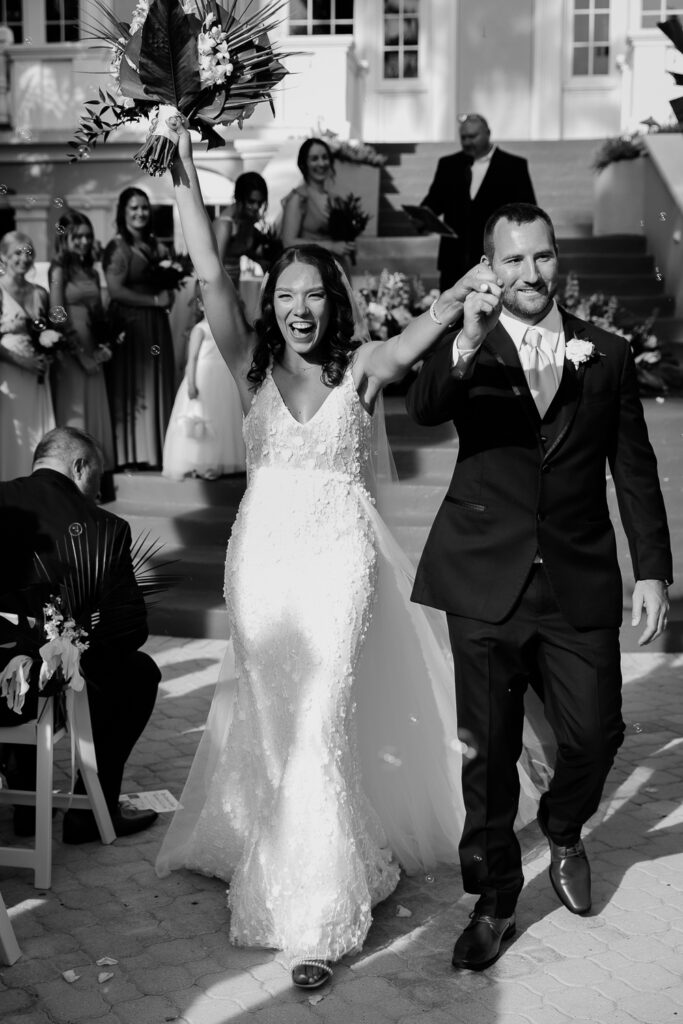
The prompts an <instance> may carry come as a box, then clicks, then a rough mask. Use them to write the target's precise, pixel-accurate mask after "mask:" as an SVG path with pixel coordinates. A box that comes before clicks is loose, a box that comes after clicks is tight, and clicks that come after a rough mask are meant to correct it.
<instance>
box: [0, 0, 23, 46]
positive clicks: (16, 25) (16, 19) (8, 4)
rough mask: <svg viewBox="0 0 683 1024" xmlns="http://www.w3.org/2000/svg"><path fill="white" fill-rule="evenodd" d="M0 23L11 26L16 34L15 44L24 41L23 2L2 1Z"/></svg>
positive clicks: (16, 0)
mask: <svg viewBox="0 0 683 1024" xmlns="http://www.w3.org/2000/svg"><path fill="white" fill-rule="evenodd" d="M0 23H2V24H3V25H9V27H10V28H11V29H12V31H13V32H14V42H15V43H23V41H24V12H23V9H22V0H0Z"/></svg>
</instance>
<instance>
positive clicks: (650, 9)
mask: <svg viewBox="0 0 683 1024" xmlns="http://www.w3.org/2000/svg"><path fill="white" fill-rule="evenodd" d="M642 3H643V10H642V14H641V16H640V25H641V28H657V22H658V21H666V19H667V18H670V17H671V15H672V14H681V15H683V0H642Z"/></svg>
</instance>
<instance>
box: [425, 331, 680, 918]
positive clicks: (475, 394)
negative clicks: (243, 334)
mask: <svg viewBox="0 0 683 1024" xmlns="http://www.w3.org/2000/svg"><path fill="white" fill-rule="evenodd" d="M562 315H563V324H564V332H565V341H566V342H569V341H570V340H571V339H572V338H578V339H582V340H586V341H590V342H592V343H593V345H594V346H595V350H594V355H593V358H591V359H590V360H589V361H588V362H586V363H583V364H582V365H580V366H579V367H578V369H577V368H575V367H574V365H573V364H572V363H571V362H570V361H569V360H567V359H566V358H565V362H564V366H563V372H562V378H561V383H560V386H559V389H558V391H557V393H556V395H555V397H554V399H553V401H552V404H551V405H550V407H549V409H548V411H547V413H546V414H545V416H544V417H543V419H541V418H540V416H539V413H538V411H537V409H536V405H535V403H534V400H533V398H532V396H531V393H530V391H529V388H528V385H527V380H526V376H525V373H524V370H523V369H522V366H521V364H520V360H519V356H518V354H517V349H516V347H515V344H514V342H513V341H512V339H511V337H510V336H509V334H508V333H507V332H506V331H505V329H504V328H503V326H502V325H501V324H500V323H498V324H497V325H496V327H494V329H493V330H492V331H491V333H490V334H489V335H488V337H487V338H486V340H485V341H484V343H483V345H482V346H481V348H480V349H479V351H478V352H477V353H476V354H475V356H474V357H473V359H472V362H471V364H470V366H469V367H468V369H467V371H466V372H465V374H464V376H461V377H460V376H459V375H458V373H457V371H454V370H453V369H452V341H453V338H452V335H451V336H450V337H448V338H447V339H446V340H445V343H443V344H442V345H441V346H440V347H439V348H438V349H437V350H436V351H435V352H434V354H433V355H432V356H431V357H430V358H429V359H428V360H427V361H426V362H425V364H424V367H423V369H422V371H421V372H420V374H419V376H418V378H417V380H416V381H415V383H414V384H413V386H412V388H411V390H410V392H409V394H408V400H407V401H408V410H409V412H410V414H411V415H412V417H413V418H414V419H415V420H416V421H417V422H418V423H421V424H425V425H432V424H438V423H443V422H446V421H448V420H452V421H453V422H454V424H455V427H456V429H457V432H458V438H459V451H458V461H457V465H456V467H455V471H454V473H453V477H452V480H451V483H450V485H449V488H448V492H447V494H446V497H445V499H444V501H443V504H442V505H441V507H440V509H439V512H438V514H437V516H436V519H435V521H434V524H433V526H432V529H431V532H430V534H429V538H428V540H427V544H426V547H425V550H424V553H423V555H422V559H421V561H420V565H419V568H418V571H417V577H416V581H415V588H414V591H413V599H414V600H415V601H417V602H420V603H422V604H427V605H431V606H432V607H435V608H441V609H443V610H445V611H446V612H447V613H448V620H449V628H450V632H451V639H452V643H453V649H454V658H455V671H456V688H457V697H458V715H459V724H460V726H461V727H464V728H466V729H468V731H470V732H472V733H474V735H475V737H477V739H478V740H481V742H482V748H481V749H480V751H479V756H478V757H477V758H475V759H474V760H473V761H470V762H467V763H466V764H465V767H464V772H463V786H464V790H465V800H466V804H467V813H468V817H467V821H466V825H465V831H464V834H463V840H462V844H461V860H462V866H463V879H464V882H465V888H466V889H467V890H468V891H469V892H477V893H480V894H482V895H481V899H480V902H479V904H478V909H479V911H480V912H482V913H486V914H492V915H493V916H495V917H506V916H509V915H510V914H511V913H512V911H513V910H514V905H515V902H516V899H517V896H518V894H519V890H520V889H521V886H522V881H523V878H522V872H521V861H520V856H519V847H518V845H517V842H516V840H515V839H514V837H513V832H512V827H513V821H514V814H515V810H516V803H517V799H518V794H519V789H518V781H517V773H516V770H515V763H516V760H517V758H518V756H519V753H520V751H521V725H522V697H523V692H524V689H525V687H526V685H527V683H528V682H530V681H531V680H532V679H534V678H535V677H536V676H537V674H540V676H541V678H542V683H543V686H544V690H545V696H546V714H547V715H548V718H549V720H550V722H551V724H552V726H553V729H554V731H555V734H556V737H557V740H558V761H557V764H556V771H555V781H554V783H553V784H552V785H551V789H550V791H549V794H548V796H547V797H544V801H545V803H546V807H545V811H546V813H547V814H548V815H549V817H550V820H551V823H552V824H553V826H554V831H555V832H556V833H557V832H560V831H561V830H562V829H563V828H564V829H566V830H567V835H566V841H567V842H568V843H569V842H573V841H574V839H572V838H571V835H570V833H571V834H572V835H573V836H576V835H578V834H580V828H581V825H582V824H583V823H584V822H585V821H586V820H587V819H588V817H590V815H591V814H593V813H594V812H595V810H596V809H597V806H598V802H599V799H600V794H601V791H602V786H603V784H604V780H605V778H606V776H607V773H608V771H609V768H610V766H611V764H612V761H613V758H614V754H615V753H616V750H617V749H618V747H619V745H620V743H621V742H622V738H623V721H622V718H621V703H620V685H621V677H620V667H619V646H618V628H619V625H620V623H621V618H622V585H621V576H620V572H619V566H618V564H617V557H616V544H615V537H614V531H613V528H612V524H611V522H610V518H609V512H608V505H607V498H606V478H605V473H606V466H607V464H609V466H610V470H611V474H612V478H613V481H614V486H615V488H616V493H617V498H618V501H619V508H620V512H621V518H622V522H623V524H624V528H625V530H626V533H627V536H628V541H629V545H630V550H631V557H632V560H633V569H634V575H635V578H636V579H657V580H670V579H671V575H672V561H671V551H670V546H669V533H668V527H667V522H666V515H665V509H664V503H663V499H662V495H661V491H660V487H659V481H658V476H657V466H656V460H655V456H654V453H653V451H652V448H651V445H650V442H649V440H648V435H647V429H646V425H645V421H644V418H643V412H642V407H641V403H640V400H639V397H638V390H637V384H636V375H635V367H634V362H633V357H632V355H631V351H630V347H629V345H628V343H627V342H626V341H625V340H623V339H622V338H620V337H617V336H615V335H612V334H608V333H606V332H605V331H602V330H599V329H597V328H595V327H594V326H592V325H589V324H587V323H586V322H584V321H582V320H579V319H578V318H576V317H574V316H571V315H569V314H567V313H563V314H562ZM539 556H541V557H542V564H539V562H538V558H539ZM482 737H485V740H484V739H482ZM553 787H555V788H554V789H553ZM482 804H484V805H486V806H487V807H488V810H481V811H480V810H479V808H480V807H481V805H482ZM542 807H543V801H542ZM551 831H553V828H551ZM555 838H556V841H557V842H559V841H560V839H561V837H560V836H559V835H557V836H555Z"/></svg>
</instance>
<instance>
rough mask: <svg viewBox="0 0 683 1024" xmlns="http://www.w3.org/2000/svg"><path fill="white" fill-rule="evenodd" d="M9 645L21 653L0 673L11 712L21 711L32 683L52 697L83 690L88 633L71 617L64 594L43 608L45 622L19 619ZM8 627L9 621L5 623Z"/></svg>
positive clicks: (2, 692) (0, 686) (1, 690)
mask: <svg viewBox="0 0 683 1024" xmlns="http://www.w3.org/2000/svg"><path fill="white" fill-rule="evenodd" d="M15 618H16V619H17V624H16V628H15V631H14V632H15V638H14V639H13V640H12V643H11V645H10V646H13V647H16V648H17V649H18V650H19V651H20V653H18V654H16V655H14V657H13V658H11V659H10V661H9V662H8V664H7V665H6V666H5V668H4V669H3V670H2V672H0V696H2V697H4V699H5V700H6V701H7V705H8V707H9V708H11V710H12V711H15V712H16V713H17V714H21V711H22V709H23V707H24V702H25V699H26V694H27V693H28V691H29V688H30V685H31V682H33V681H34V680H35V678H36V672H37V681H38V689H39V690H40V692H41V693H42V694H43V695H44V696H46V697H51V696H54V695H56V694H58V693H61V692H62V691H63V690H66V689H68V688H71V689H73V690H82V689H83V686H84V683H85V680H84V679H83V676H82V674H81V669H80V662H81V654H82V653H83V651H86V650H87V649H88V646H89V644H88V640H87V637H88V634H87V631H86V630H85V629H83V627H82V626H79V625H78V624H77V623H76V621H75V619H74V618H73V617H72V616H71V614H70V612H69V610H68V608H67V607H66V606H65V603H64V601H63V599H62V597H59V596H58V597H55V596H52V597H50V600H49V601H48V602H47V603H46V604H45V605H44V607H43V621H42V623H40V622H36V621H35V620H33V619H28V620H25V621H21V620H19V617H18V616H15ZM3 625H4V626H6V623H3Z"/></svg>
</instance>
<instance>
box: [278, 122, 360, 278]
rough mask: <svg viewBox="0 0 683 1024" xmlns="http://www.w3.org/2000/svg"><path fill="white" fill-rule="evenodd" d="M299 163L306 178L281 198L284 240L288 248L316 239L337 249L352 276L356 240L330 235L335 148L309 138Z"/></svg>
mask: <svg viewBox="0 0 683 1024" xmlns="http://www.w3.org/2000/svg"><path fill="white" fill-rule="evenodd" d="M296 163H297V167H298V168H299V170H300V171H301V174H302V175H303V179H304V181H303V184H302V185H299V186H298V187H297V188H294V189H292V191H291V192H290V193H289V195H287V196H285V198H284V199H283V200H282V202H283V206H284V212H283V216H282V244H283V245H284V246H285V248H287V247H289V246H290V245H306V244H309V243H310V242H315V244H316V245H321V246H322V247H323V249H327V250H328V252H331V253H334V255H335V256H336V257H337V258H338V260H339V261H340V263H341V264H342V267H343V269H344V271H345V272H346V274H347V276H349V277H350V271H351V264H350V260H351V257H352V256H353V254H354V253H355V251H356V246H355V243H354V242H338V241H335V240H334V239H332V238H331V237H330V229H329V220H330V199H331V198H332V197H333V196H334V194H335V193H334V189H333V185H334V158H333V156H332V150H331V149H330V147H329V146H328V145H327V143H326V142H323V140H322V139H306V141H305V142H304V143H302V145H301V148H300V149H299V153H298V156H297V158H296Z"/></svg>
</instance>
